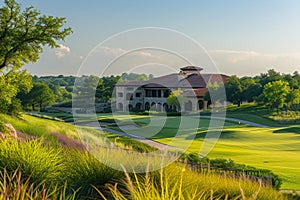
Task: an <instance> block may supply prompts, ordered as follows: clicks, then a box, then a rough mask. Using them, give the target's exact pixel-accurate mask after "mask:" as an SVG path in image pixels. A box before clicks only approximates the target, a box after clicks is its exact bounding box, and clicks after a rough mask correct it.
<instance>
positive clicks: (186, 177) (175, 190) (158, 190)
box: [98, 164, 283, 200]
mask: <svg viewBox="0 0 300 200" xmlns="http://www.w3.org/2000/svg"><path fill="white" fill-rule="evenodd" d="M125 174H126V181H124V182H123V185H125V187H126V189H125V190H124V189H122V188H121V189H120V187H118V185H109V189H110V192H111V194H112V196H113V198H114V199H120V200H125V199H135V200H142V199H171V200H175V199H176V200H177V199H207V200H208V199H240V198H241V199H250V198H251V199H266V200H267V199H270V200H271V199H272V200H273V199H283V196H282V195H281V194H279V193H277V192H276V191H275V190H272V189H271V188H267V187H262V186H260V185H258V184H256V183H253V182H251V181H247V180H243V179H241V180H236V179H233V178H229V177H227V178H226V177H224V176H223V177H222V176H219V175H216V174H201V173H200V174H198V173H195V172H192V171H190V170H188V169H186V168H185V166H180V165H175V164H172V165H170V166H168V167H166V168H163V169H161V170H160V171H156V172H151V173H146V174H145V176H144V177H143V176H141V175H139V174H136V173H134V174H133V175H132V176H130V174H128V173H126V171H125ZM98 192H99V193H100V194H102V193H101V192H100V191H98ZM102 196H103V197H104V195H102ZM104 199H106V198H105V197H104Z"/></svg>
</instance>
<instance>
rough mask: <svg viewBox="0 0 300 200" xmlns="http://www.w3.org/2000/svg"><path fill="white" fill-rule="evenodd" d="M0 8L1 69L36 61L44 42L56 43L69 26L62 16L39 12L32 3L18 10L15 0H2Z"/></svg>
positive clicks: (65, 34)
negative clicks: (2, 3)
mask: <svg viewBox="0 0 300 200" xmlns="http://www.w3.org/2000/svg"><path fill="white" fill-rule="evenodd" d="M4 3H5V6H3V7H2V8H1V9H0V21H1V23H0V70H1V69H3V68H5V67H7V68H12V67H17V68H20V67H22V66H23V65H24V64H27V63H29V62H36V61H37V60H38V59H39V54H40V53H41V52H42V51H43V46H45V45H48V46H50V47H51V48H54V47H59V45H58V44H57V42H56V41H57V40H64V39H65V37H66V36H68V35H69V34H70V33H71V32H72V30H71V28H64V29H62V30H61V27H63V26H64V24H65V22H66V20H65V18H59V17H53V16H46V15H41V13H40V12H39V11H37V10H36V9H34V7H32V6H31V7H28V8H25V9H24V10H23V11H22V10H21V6H20V4H18V3H17V2H16V1H15V0H5V1H4Z"/></svg>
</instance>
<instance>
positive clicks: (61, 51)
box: [55, 44, 71, 59]
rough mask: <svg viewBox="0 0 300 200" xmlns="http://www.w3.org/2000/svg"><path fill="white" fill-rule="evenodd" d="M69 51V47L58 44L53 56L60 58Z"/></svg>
mask: <svg viewBox="0 0 300 200" xmlns="http://www.w3.org/2000/svg"><path fill="white" fill-rule="evenodd" d="M70 52H71V49H70V47H67V46H64V45H62V44H59V47H58V48H56V49H55V56H56V57H57V58H58V59H60V58H63V57H65V56H66V54H69V53H70Z"/></svg>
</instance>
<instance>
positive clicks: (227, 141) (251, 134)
mask: <svg viewBox="0 0 300 200" xmlns="http://www.w3.org/2000/svg"><path fill="white" fill-rule="evenodd" d="M105 118H106V119H107V118H112V116H110V115H105V116H101V115H99V119H102V120H103V119H105ZM129 118H131V119H132V120H133V121H134V122H135V123H136V124H138V125H143V126H144V127H143V128H142V129H136V130H127V131H128V132H130V133H133V134H136V135H143V136H146V137H149V138H152V139H153V140H155V141H158V142H161V143H165V144H171V145H173V146H178V147H184V146H185V145H188V144H189V143H191V144H190V146H189V148H188V151H190V152H196V153H199V151H200V148H201V146H202V144H203V140H204V137H205V135H206V134H210V133H207V127H208V126H209V123H210V121H209V120H208V119H201V120H200V123H199V128H198V129H192V128H191V129H185V130H184V131H179V132H178V128H179V124H180V117H168V118H167V121H166V122H165V123H164V125H163V128H162V129H161V123H162V122H161V121H163V117H159V116H156V117H152V119H151V120H150V118H149V117H148V116H140V115H131V116H128V115H120V116H117V117H115V119H116V120H118V121H120V122H122V124H126V123H129V120H128V119H129ZM194 118H195V117H189V118H188V117H187V119H184V120H185V122H186V121H189V119H190V121H193V120H194ZM150 122H151V126H149V127H148V126H147V124H149V123H150ZM219 128H220V127H213V129H214V130H216V129H219ZM158 130H159V131H158ZM151 131H152V132H153V131H158V132H157V133H156V134H155V135H149V134H150V133H151ZM145 133H146V135H145ZM297 133H300V126H290V127H286V128H272V129H271V128H256V127H250V126H246V125H239V124H237V123H234V122H226V123H225V125H224V129H223V131H222V134H221V136H220V138H219V140H218V142H217V144H216V145H215V147H214V148H213V150H212V151H211V152H210V153H209V154H208V157H209V158H227V159H232V160H234V161H236V162H237V163H242V164H247V165H251V166H254V167H259V168H265V169H270V170H272V171H273V172H274V173H276V174H278V175H280V177H281V178H282V179H283V184H282V189H298V190H299V189H300V166H299V164H300V157H299V155H300V142H299V140H300V135H299V134H297ZM176 134H177V136H176V138H174V136H175V135H176ZM170 142H171V143H170Z"/></svg>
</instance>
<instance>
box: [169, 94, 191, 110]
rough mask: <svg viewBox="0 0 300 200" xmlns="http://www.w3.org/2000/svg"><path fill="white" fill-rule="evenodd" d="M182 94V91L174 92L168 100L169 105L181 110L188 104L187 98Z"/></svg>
mask: <svg viewBox="0 0 300 200" xmlns="http://www.w3.org/2000/svg"><path fill="white" fill-rule="evenodd" d="M182 93H183V92H182V90H181V89H178V90H174V91H172V92H171V94H170V95H169V97H168V98H167V104H168V105H170V106H176V107H177V108H179V109H180V107H181V105H184V103H187V102H188V99H187V97H185V96H183V95H182Z"/></svg>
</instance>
